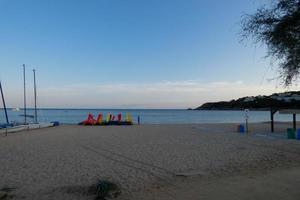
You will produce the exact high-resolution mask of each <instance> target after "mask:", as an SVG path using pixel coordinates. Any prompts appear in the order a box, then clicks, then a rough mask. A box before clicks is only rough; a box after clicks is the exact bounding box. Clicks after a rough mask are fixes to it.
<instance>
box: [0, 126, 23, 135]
mask: <svg viewBox="0 0 300 200" xmlns="http://www.w3.org/2000/svg"><path fill="white" fill-rule="evenodd" d="M27 129H28V125H20V126H13V127H8V128H2V129H0V133H2V134H3V133H15V132H20V131H24V130H27Z"/></svg>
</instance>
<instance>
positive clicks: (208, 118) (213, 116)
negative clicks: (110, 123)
mask: <svg viewBox="0 0 300 200" xmlns="http://www.w3.org/2000/svg"><path fill="white" fill-rule="evenodd" d="M109 112H110V113H112V114H115V115H117V114H118V113H122V114H123V115H124V114H125V113H127V112H129V113H131V115H132V118H133V121H134V122H136V121H137V116H140V119H141V123H144V124H188V123H222V122H224V123H241V122H243V121H244V111H203V110H201V111H188V110H160V109H149V110H143V109H130V110H117V109H109V110H108V109H39V110H38V119H39V121H40V122H51V121H59V122H61V123H64V124H77V123H78V122H80V121H83V120H85V119H86V116H87V114H88V113H92V114H93V115H94V116H95V118H96V117H97V115H98V113H103V114H104V116H105V115H106V113H109ZM27 113H28V114H30V115H33V113H34V111H33V110H32V109H29V110H28V111H27ZM21 114H23V111H22V110H21V111H19V112H14V111H12V110H11V109H9V110H8V115H9V121H18V122H22V121H23V120H24V117H21V116H20V115H21ZM275 120H276V121H291V120H292V116H291V115H279V114H276V115H275ZM28 121H33V119H28ZM249 121H250V122H264V121H270V112H267V111H250V112H249ZM4 122H5V115H4V111H3V110H0V123H4Z"/></svg>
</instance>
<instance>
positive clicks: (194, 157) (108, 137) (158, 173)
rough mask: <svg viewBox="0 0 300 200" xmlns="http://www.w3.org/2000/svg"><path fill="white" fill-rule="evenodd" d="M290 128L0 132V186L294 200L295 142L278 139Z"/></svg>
mask: <svg viewBox="0 0 300 200" xmlns="http://www.w3.org/2000/svg"><path fill="white" fill-rule="evenodd" d="M289 126H290V124H285V123H281V124H276V131H277V133H275V134H270V133H268V132H269V124H266V123H262V124H250V130H251V133H249V134H247V135H240V134H238V133H236V132H235V131H236V125H235V124H198V125H197V124H190V125H141V126H128V127H117V126H114V127H83V126H75V125H74V126H71V125H70V126H60V127H54V128H45V129H40V130H32V131H25V132H20V133H13V134H9V135H8V136H1V137H0V191H1V188H4V187H10V188H15V189H14V190H13V191H11V192H9V193H8V194H9V195H10V196H11V198H12V199H39V200H40V199H59V200H60V199H72V200H74V199H95V194H93V193H91V192H89V188H90V187H91V186H92V185H93V184H95V183H96V182H97V180H99V179H101V180H104V179H106V180H110V181H112V182H114V183H116V184H117V185H118V186H119V187H120V191H121V194H120V195H119V196H118V197H116V198H115V199H124V200H127V199H128V200H129V199H130V200H132V199H133V200H135V199H136V200H138V199H146V200H148V199H149V200H150V199H155V200H156V199H158V200H160V199H161V200H168V199H181V200H182V199H186V200H192V199H257V200H259V199H299V196H300V190H299V183H300V141H296V140H287V139H284V135H283V133H284V132H285V128H287V127H289ZM273 136H276V137H273ZM0 195H1V192H0ZM0 197H1V196H0ZM7 199H8V198H7Z"/></svg>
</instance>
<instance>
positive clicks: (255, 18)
mask: <svg viewBox="0 0 300 200" xmlns="http://www.w3.org/2000/svg"><path fill="white" fill-rule="evenodd" d="M242 37H243V39H248V38H249V37H252V39H254V41H255V43H263V44H266V45H267V48H268V52H267V55H268V56H269V57H272V58H275V59H276V60H278V61H279V70H280V75H281V76H280V77H281V78H282V80H283V81H284V85H285V86H289V85H291V84H292V83H293V81H295V80H296V79H297V78H298V77H299V74H300V57H299V56H300V0H276V1H275V3H274V5H271V6H270V7H269V8H267V7H262V8H259V9H258V10H257V12H256V13H255V14H253V15H244V16H243V19H242Z"/></svg>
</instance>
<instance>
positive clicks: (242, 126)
mask: <svg viewBox="0 0 300 200" xmlns="http://www.w3.org/2000/svg"><path fill="white" fill-rule="evenodd" d="M239 132H240V133H245V127H244V125H243V124H240V125H239Z"/></svg>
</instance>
